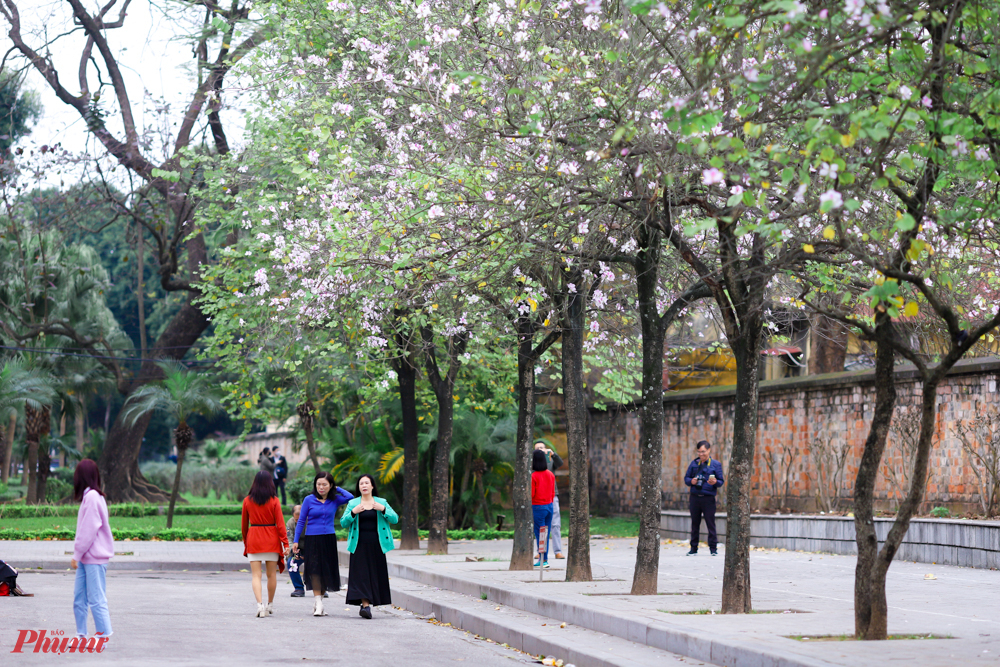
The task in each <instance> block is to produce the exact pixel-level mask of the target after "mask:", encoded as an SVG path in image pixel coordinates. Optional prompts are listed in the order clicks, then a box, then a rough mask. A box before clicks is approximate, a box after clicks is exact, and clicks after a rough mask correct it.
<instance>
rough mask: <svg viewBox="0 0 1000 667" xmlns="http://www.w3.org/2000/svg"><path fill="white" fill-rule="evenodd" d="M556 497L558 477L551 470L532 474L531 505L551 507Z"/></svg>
mask: <svg viewBox="0 0 1000 667" xmlns="http://www.w3.org/2000/svg"><path fill="white" fill-rule="evenodd" d="M555 497H556V476H555V475H553V474H552V471H551V470H539V471H537V472H533V473H531V504H532V505H551V504H552V501H553V500H555Z"/></svg>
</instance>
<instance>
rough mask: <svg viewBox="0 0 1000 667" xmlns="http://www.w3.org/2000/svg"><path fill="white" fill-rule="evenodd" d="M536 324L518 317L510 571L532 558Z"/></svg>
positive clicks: (528, 566) (524, 566)
mask: <svg viewBox="0 0 1000 667" xmlns="http://www.w3.org/2000/svg"><path fill="white" fill-rule="evenodd" d="M534 336H535V327H534V324H533V323H532V322H531V320H530V319H529V318H527V317H519V318H518V319H517V449H516V450H515V452H514V489H513V493H511V501H512V502H513V504H514V548H513V551H511V555H510V569H511V570H530V569H532V562H533V560H534V554H533V553H532V552H533V551H534V544H535V530H534V525H535V519H534V517H533V516H532V511H531V456H532V450H533V449H534V440H535V362H536V360H537V359H536V358H535V356H534V355H533V354H532V344H533V342H534Z"/></svg>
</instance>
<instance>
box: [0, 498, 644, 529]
mask: <svg viewBox="0 0 1000 667" xmlns="http://www.w3.org/2000/svg"><path fill="white" fill-rule="evenodd" d="M199 500H204V499H199ZM218 503H219V501H218V500H214V501H213V502H202V503H201V504H218ZM568 519H569V517H566V519H565V520H564V521H563V526H562V534H563V535H569V525H568V523H569V521H568ZM111 527H112V528H152V529H163V528H166V527H167V517H166V516H165V515H164V516H145V517H111ZM0 528H16V529H20V530H46V529H50V528H69V529H71V530H75V529H76V517H72V516H58V517H43V518H38V519H2V520H0ZM174 528H188V529H191V530H206V529H219V528H230V529H233V530H239V529H240V517H239V515H233V516H218V515H178V516H175V517H174ZM590 534H591V535H604V536H606V537H636V536H637V535H638V534H639V520H638V519H635V518H618V517H614V518H611V517H592V518H591V519H590Z"/></svg>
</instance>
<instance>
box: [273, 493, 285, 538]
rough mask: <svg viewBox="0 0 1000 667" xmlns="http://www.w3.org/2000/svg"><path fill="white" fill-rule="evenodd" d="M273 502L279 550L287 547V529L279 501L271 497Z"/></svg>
mask: <svg viewBox="0 0 1000 667" xmlns="http://www.w3.org/2000/svg"><path fill="white" fill-rule="evenodd" d="M273 502H274V527H275V528H277V529H278V541H279V542H281V550H282V551H284V550H285V549H287V548H288V529H287V528H286V527H285V516H284V515H283V514H282V513H281V502H280V501H279V500H278V499H277V498H274V499H273Z"/></svg>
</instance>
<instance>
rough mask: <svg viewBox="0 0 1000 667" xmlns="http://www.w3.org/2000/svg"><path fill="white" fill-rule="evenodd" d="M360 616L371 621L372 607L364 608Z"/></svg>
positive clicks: (359, 613)
mask: <svg viewBox="0 0 1000 667" xmlns="http://www.w3.org/2000/svg"><path fill="white" fill-rule="evenodd" d="M358 615H359V616H360V617H361V618H367V619H369V620H371V617H372V608H371V607H362V608H361V610H360V611H359V612H358Z"/></svg>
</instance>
